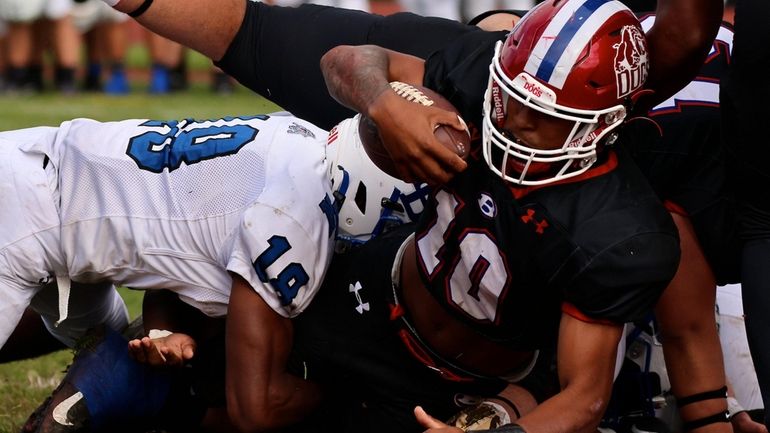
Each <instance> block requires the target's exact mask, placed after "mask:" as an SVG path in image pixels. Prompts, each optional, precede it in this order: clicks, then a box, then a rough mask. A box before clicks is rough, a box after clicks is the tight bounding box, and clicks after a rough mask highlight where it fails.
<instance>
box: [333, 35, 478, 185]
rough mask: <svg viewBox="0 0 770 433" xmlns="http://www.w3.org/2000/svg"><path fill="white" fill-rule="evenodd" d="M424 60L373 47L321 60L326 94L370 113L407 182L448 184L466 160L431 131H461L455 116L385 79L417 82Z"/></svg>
mask: <svg viewBox="0 0 770 433" xmlns="http://www.w3.org/2000/svg"><path fill="white" fill-rule="evenodd" d="M424 63H425V62H424V61H423V60H422V59H419V58H417V57H414V56H410V55H407V54H402V53H398V52H395V51H391V50H386V49H384V48H381V47H377V46H373V45H361V46H355V47H353V46H339V47H336V48H334V49H332V50H330V51H329V52H328V53H326V54H325V55H324V56H323V58H321V71H322V72H323V74H324V79H325V80H326V86H327V88H328V90H329V94H331V95H332V97H334V98H335V99H336V100H337V101H339V102H340V103H341V104H343V105H345V106H347V107H349V108H352V109H354V110H356V111H358V112H360V113H362V114H364V115H366V116H368V117H370V118H371V119H372V120H373V121H374V123H375V124H377V127H378V129H379V132H380V136H381V138H382V141H383V143H384V145H385V148H386V149H387V150H388V153H390V156H391V158H393V161H394V162H395V163H396V166H397V167H398V168H399V173H400V174H401V178H402V179H403V180H406V181H425V182H428V183H431V184H441V183H445V182H447V181H448V180H449V179H451V178H452V176H454V174H456V173H457V172H460V171H462V170H464V169H465V167H466V164H465V161H463V160H462V159H461V158H460V157H458V156H457V155H455V154H454V153H453V152H451V151H450V150H448V149H447V148H445V147H444V146H443V145H442V144H441V143H440V142H439V141H438V140H436V138H435V136H434V135H433V131H434V129H435V128H436V126H437V125H439V124H442V125H451V126H453V127H455V128H457V129H460V130H462V129H463V125H462V124H461V122H460V121H459V120H458V118H457V116H455V115H454V114H452V113H450V112H448V111H445V110H442V109H439V108H435V107H424V106H422V105H420V104H415V103H412V102H408V101H406V100H405V99H403V98H401V97H400V96H398V95H397V94H396V93H395V92H393V91H392V90H391V89H390V86H389V84H388V83H389V82H391V81H402V82H406V83H409V84H413V85H421V84H422V76H423V72H424Z"/></svg>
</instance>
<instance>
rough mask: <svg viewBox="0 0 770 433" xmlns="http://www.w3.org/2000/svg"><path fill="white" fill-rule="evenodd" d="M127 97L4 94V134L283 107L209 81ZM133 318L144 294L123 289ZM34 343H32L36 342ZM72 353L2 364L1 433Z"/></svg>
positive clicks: (32, 404) (37, 398)
mask: <svg viewBox="0 0 770 433" xmlns="http://www.w3.org/2000/svg"><path fill="white" fill-rule="evenodd" d="M135 87H136V91H135V92H133V93H132V94H130V95H127V96H120V97H111V96H106V95H101V94H85V95H75V96H69V97H62V96H60V95H57V94H55V93H45V94H42V95H35V96H16V97H9V96H3V95H0V131H5V130H10V129H19V128H27V127H32V126H41V125H53V126H55V125H58V124H59V123H61V122H62V121H65V120H68V119H71V118H75V117H89V118H93V119H97V120H104V121H107V120H118V119H127V118H151V119H182V118H188V117H192V118H197V119H211V118H219V117H224V116H233V115H244V114H259V113H268V112H271V111H275V110H276V109H277V107H276V106H275V105H273V104H271V103H269V102H267V101H265V100H264V99H262V98H260V97H258V96H256V95H254V94H252V93H251V92H249V91H248V90H246V89H243V88H239V89H237V91H236V92H235V93H233V94H232V95H228V96H224V97H223V96H218V95H214V94H212V93H210V92H209V91H208V89H207V87H206V85H205V84H204V83H199V84H196V85H194V86H193V87H192V89H191V90H189V91H187V92H183V93H177V94H172V95H164V96H150V95H147V94H146V93H145V92H144V91H143V90H141V89H144V88H145V86H144V85H143V84H142V83H136V84H135ZM121 293H122V294H123V295H124V298H125V299H126V302H127V303H128V305H129V311H130V313H131V316H132V318H134V317H136V316H137V315H138V314H139V311H140V309H141V295H142V294H141V292H136V291H129V290H121ZM30 344H32V343H30ZM71 358H72V356H71V353H70V352H69V351H66V350H65V351H61V352H57V353H54V354H50V355H47V356H43V357H40V358H36V359H31V360H26V361H20V362H13V363H8V364H0V433H8V432H17V431H18V430H19V428H20V426H21V424H22V423H23V422H24V421H25V420H26V418H27V416H28V415H29V414H30V413H31V412H32V411H33V410H34V409H35V408H36V407H37V406H38V405H39V404H40V403H42V402H43V400H44V399H45V398H46V397H47V396H48V395H49V394H50V392H51V391H52V390H53V388H54V387H55V386H56V385H57V384H58V382H59V381H60V380H61V378H62V376H63V374H62V372H63V371H64V368H65V367H66V365H67V364H68V363H69V361H70V360H71Z"/></svg>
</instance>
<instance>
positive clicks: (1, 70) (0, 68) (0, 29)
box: [0, 20, 8, 91]
mask: <svg viewBox="0 0 770 433" xmlns="http://www.w3.org/2000/svg"><path fill="white" fill-rule="evenodd" d="M6 33H8V26H7V25H6V24H5V21H3V20H0V91H2V90H4V89H5V66H6V60H5V52H6V48H5V34H6Z"/></svg>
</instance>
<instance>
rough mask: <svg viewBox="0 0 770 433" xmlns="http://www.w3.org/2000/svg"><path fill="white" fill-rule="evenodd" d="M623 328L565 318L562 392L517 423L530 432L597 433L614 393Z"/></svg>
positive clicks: (560, 348) (560, 369)
mask: <svg viewBox="0 0 770 433" xmlns="http://www.w3.org/2000/svg"><path fill="white" fill-rule="evenodd" d="M622 333H623V326H621V325H617V324H604V323H590V322H584V321H582V320H578V319H576V318H575V317H572V316H570V315H568V314H562V316H561V323H560V325H559V343H558V353H557V367H558V373H559V382H560V383H561V391H560V392H559V393H558V394H556V395H555V396H553V397H552V398H550V399H548V400H546V401H544V402H543V403H542V404H540V405H539V406H538V407H537V408H535V410H533V411H532V412H530V413H529V414H527V415H524V416H523V417H522V418H521V419H519V421H518V422H517V423H518V424H519V425H521V427H522V428H523V429H524V430H525V431H528V432H554V433H556V432H593V431H596V427H597V426H598V425H599V421H601V418H602V415H603V414H604V410H605V409H606V407H607V403H608V402H609V398H610V393H611V390H612V381H613V372H614V369H615V358H616V354H617V347H618V342H619V341H620V338H621V336H622Z"/></svg>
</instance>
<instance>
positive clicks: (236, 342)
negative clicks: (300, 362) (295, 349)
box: [226, 273, 320, 432]
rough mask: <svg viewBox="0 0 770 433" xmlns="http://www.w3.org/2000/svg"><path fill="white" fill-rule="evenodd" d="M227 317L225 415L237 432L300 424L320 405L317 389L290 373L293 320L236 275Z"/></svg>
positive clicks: (315, 386) (234, 275)
mask: <svg viewBox="0 0 770 433" xmlns="http://www.w3.org/2000/svg"><path fill="white" fill-rule="evenodd" d="M231 275H232V277H233V287H232V293H231V294H230V304H229V309H228V316H227V332H226V350H227V367H226V368H227V370H226V396H227V412H228V415H229V416H230V418H231V419H232V420H233V422H234V423H235V424H236V426H237V427H238V429H239V431H244V432H246V431H264V430H274V429H276V428H279V427H282V426H286V425H289V424H292V423H294V422H297V421H298V420H301V419H302V418H303V417H304V416H305V415H306V414H307V413H308V412H310V410H312V409H313V408H314V407H315V406H316V405H317V403H318V402H319V401H320V389H319V387H318V386H317V385H315V384H313V383H311V382H309V381H307V380H304V379H301V378H299V377H296V376H293V375H291V374H289V373H288V372H287V370H286V362H287V359H288V356H289V352H290V350H291V346H292V340H293V329H292V323H291V320H290V319H288V318H285V317H282V316H280V315H279V314H278V313H276V312H275V311H274V310H273V309H272V308H270V306H269V305H267V303H265V301H264V300H262V297H261V296H260V295H259V294H257V292H255V291H254V289H253V288H252V287H251V286H250V285H249V284H248V283H247V282H246V281H245V280H244V279H243V278H242V277H240V276H238V275H237V274H234V273H231Z"/></svg>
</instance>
